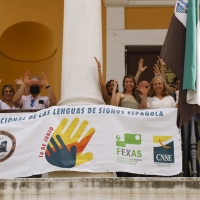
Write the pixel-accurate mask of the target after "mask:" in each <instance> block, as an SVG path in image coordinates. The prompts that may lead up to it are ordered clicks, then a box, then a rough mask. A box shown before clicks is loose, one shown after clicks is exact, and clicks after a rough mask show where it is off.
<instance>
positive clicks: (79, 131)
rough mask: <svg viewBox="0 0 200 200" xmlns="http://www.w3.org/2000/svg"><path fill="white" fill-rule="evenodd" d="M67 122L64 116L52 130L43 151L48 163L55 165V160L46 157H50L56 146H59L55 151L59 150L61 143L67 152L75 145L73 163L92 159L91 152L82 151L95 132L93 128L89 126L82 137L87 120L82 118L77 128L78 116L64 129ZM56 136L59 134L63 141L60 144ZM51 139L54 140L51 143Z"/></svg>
mask: <svg viewBox="0 0 200 200" xmlns="http://www.w3.org/2000/svg"><path fill="white" fill-rule="evenodd" d="M67 123H68V119H67V118H64V119H63V120H62V121H61V122H60V124H59V125H58V127H57V128H56V130H55V131H54V133H53V135H52V137H51V138H53V140H51V139H50V141H49V144H48V148H47V149H46V153H45V156H46V159H47V161H48V162H49V161H50V162H49V163H51V164H52V165H55V164H54V163H55V162H54V161H53V159H48V157H51V156H52V155H53V154H54V153H55V152H54V151H53V150H54V149H55V148H56V147H57V146H58V147H59V149H58V148H57V150H56V151H58V152H59V151H60V149H61V147H62V146H63V144H64V145H65V146H66V148H67V149H68V151H69V152H71V150H73V149H74V148H75V147H76V160H75V161H76V162H75V165H80V164H83V163H85V162H88V161H90V160H92V158H93V154H92V153H91V152H87V153H83V151H84V149H85V147H86V146H87V144H88V143H89V141H90V139H91V138H92V136H93V134H94V132H95V129H94V128H90V129H89V130H88V131H87V132H86V134H85V135H84V136H83V137H82V135H83V132H84V131H85V129H86V127H87V125H88V121H87V120H84V121H83V122H82V123H81V125H80V126H79V127H78V128H77V126H78V123H79V118H74V119H73V121H72V122H71V124H69V126H68V127H67V129H66V125H67ZM65 129H66V130H65ZM75 129H76V132H75ZM63 130H65V131H64V132H63ZM74 132H75V133H74ZM58 136H60V138H61V139H62V141H63V143H62V144H61V143H60V141H59V140H58V138H57V137H58ZM80 138H82V139H81V140H80ZM79 140H80V141H79ZM53 141H55V143H52V142H53ZM55 146H56V147H55ZM73 146H74V147H73ZM49 147H50V148H51V149H52V151H51V152H50V151H49ZM72 147H73V149H71V148H72ZM60 159H61V158H60ZM69 162H70V163H71V162H72V160H71V159H69ZM68 165H71V164H68ZM65 166H66V165H65ZM58 167H59V166H58Z"/></svg>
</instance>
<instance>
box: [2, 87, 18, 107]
mask: <svg viewBox="0 0 200 200" xmlns="http://www.w3.org/2000/svg"><path fill="white" fill-rule="evenodd" d="M14 94H15V90H14V88H13V86H12V85H10V84H6V85H3V87H2V89H1V96H2V100H0V109H1V110H4V109H19V108H17V107H15V106H14V104H13V97H14Z"/></svg>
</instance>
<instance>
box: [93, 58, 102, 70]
mask: <svg viewBox="0 0 200 200" xmlns="http://www.w3.org/2000/svg"><path fill="white" fill-rule="evenodd" d="M94 59H95V60H96V63H97V67H98V70H101V62H100V61H98V59H97V58H96V57H94Z"/></svg>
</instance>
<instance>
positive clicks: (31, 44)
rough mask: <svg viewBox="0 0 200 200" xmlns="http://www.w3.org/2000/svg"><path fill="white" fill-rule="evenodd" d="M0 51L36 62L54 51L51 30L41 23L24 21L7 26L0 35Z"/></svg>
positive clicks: (13, 56)
mask: <svg viewBox="0 0 200 200" xmlns="http://www.w3.org/2000/svg"><path fill="white" fill-rule="evenodd" d="M0 52H1V53H2V54H3V55H4V56H5V57H7V58H9V59H12V60H16V61H21V62H37V61H42V60H45V59H48V58H50V57H51V56H53V55H54V54H55V52H56V41H55V36H54V34H53V32H52V31H51V30H50V29H49V28H48V27H46V26H45V25H43V24H40V23H37V22H33V21H25V22H19V23H16V24H14V25H12V26H10V27H9V28H7V29H6V30H5V31H4V32H3V34H2V35H1V37H0Z"/></svg>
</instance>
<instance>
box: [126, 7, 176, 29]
mask: <svg viewBox="0 0 200 200" xmlns="http://www.w3.org/2000/svg"><path fill="white" fill-rule="evenodd" d="M173 12H174V7H131V8H125V29H168V27H169V24H170V21H171V18H172V15H173Z"/></svg>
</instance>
